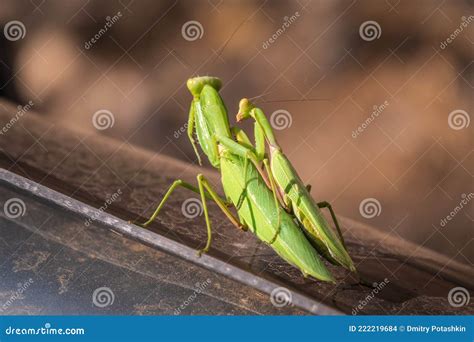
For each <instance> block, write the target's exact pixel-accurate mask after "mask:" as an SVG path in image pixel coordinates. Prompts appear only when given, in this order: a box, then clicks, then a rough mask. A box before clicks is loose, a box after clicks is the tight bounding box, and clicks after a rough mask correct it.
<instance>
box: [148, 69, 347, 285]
mask: <svg viewBox="0 0 474 342" xmlns="http://www.w3.org/2000/svg"><path fill="white" fill-rule="evenodd" d="M187 87H188V89H189V91H190V92H191V94H192V95H193V100H192V103H191V109H190V112H189V120H188V137H189V140H190V141H191V144H192V146H193V149H194V151H195V153H196V155H197V158H198V161H199V164H201V157H200V154H199V151H198V147H197V145H196V141H195V138H194V132H195V133H196V136H197V142H198V144H199V146H200V148H201V150H202V152H204V154H205V155H206V156H207V158H208V159H209V162H210V163H211V165H212V166H213V167H215V168H217V169H219V170H220V172H221V181H222V186H223V189H224V193H225V198H222V197H221V196H219V195H218V193H217V192H216V191H215V190H214V189H213V187H212V186H211V184H210V182H209V181H208V180H207V179H206V177H205V176H204V175H202V174H198V175H197V187H196V186H194V185H192V184H190V183H187V182H184V181H182V180H179V179H178V180H176V181H174V182H173V184H172V185H171V186H170V188H169V189H168V191H167V192H166V193H165V195H164V197H163V199H162V201H161V202H160V203H159V205H158V207H157V208H156V210H155V212H154V213H153V215H152V216H151V217H150V219H149V220H148V221H147V222H145V223H144V224H142V226H143V227H147V226H149V225H150V224H151V223H152V222H153V221H154V220H155V218H156V217H157V216H158V214H159V213H160V211H161V209H162V208H163V206H164V204H165V202H166V201H167V199H168V198H169V197H170V195H171V194H172V193H173V191H174V190H175V189H176V188H177V187H179V186H181V187H184V188H186V189H189V190H191V191H193V192H195V193H197V194H199V195H200V197H201V201H202V206H203V211H204V218H205V221H206V227H207V243H206V246H205V247H204V249H202V250H200V251H199V254H201V253H204V252H207V251H208V249H209V247H210V245H211V240H212V229H211V222H210V220H209V213H208V207H207V201H208V200H212V201H214V202H215V203H216V204H217V205H218V206H219V208H220V209H221V210H222V212H223V213H224V215H226V216H227V218H228V219H229V220H230V222H232V224H233V225H235V226H236V227H238V228H239V229H241V230H250V231H252V232H253V233H254V234H255V235H256V236H257V237H258V238H259V239H260V240H261V241H263V242H265V243H266V244H268V245H270V246H271V247H272V248H273V249H274V250H275V252H276V253H277V254H278V255H280V257H282V258H283V259H284V260H286V261H287V262H288V263H290V264H292V265H294V266H295V267H297V268H298V269H299V270H300V271H301V272H302V273H303V275H304V276H305V277H306V276H311V277H313V278H316V279H319V280H323V281H329V282H334V281H335V280H334V278H333V276H332V274H331V273H330V271H329V270H328V269H327V267H326V266H325V264H324V263H323V261H322V260H321V258H320V255H321V256H323V257H324V258H325V259H326V260H328V261H329V262H331V263H333V264H335V265H340V266H343V267H345V268H347V269H349V270H351V271H355V266H354V263H353V262H352V260H351V257H350V256H349V253H348V252H347V249H346V246H345V243H344V239H343V236H342V233H341V231H340V228H339V224H338V222H337V218H336V216H335V214H334V211H333V209H332V207H331V205H330V204H329V203H328V202H320V203H317V202H315V201H314V200H313V198H312V197H311V195H310V193H309V191H310V188H309V186H305V185H304V184H303V182H302V180H301V179H300V177H299V176H298V174H297V172H296V170H295V169H294V167H293V166H292V164H291V163H290V161H289V159H288V158H287V157H286V156H285V154H284V153H283V151H282V149H281V147H280V146H279V145H278V143H277V141H276V139H275V136H274V133H273V130H272V127H271V125H270V123H269V122H268V120H267V118H266V117H265V114H264V113H263V111H262V110H261V109H260V108H257V107H255V106H254V104H252V103H251V102H250V101H249V100H247V99H243V100H241V101H240V104H239V112H238V114H237V121H241V120H244V119H248V118H251V119H253V120H254V121H255V125H254V136H255V144H252V143H251V141H250V139H249V137H248V136H247V134H246V133H245V132H244V131H243V130H242V129H240V128H238V127H230V125H229V119H228V116H227V109H226V107H225V105H224V102H223V100H222V98H221V97H220V95H219V89H220V88H221V81H220V80H219V79H218V78H216V77H196V78H191V79H189V80H188V81H187ZM231 207H234V208H235V212H236V213H237V215H235V214H234V213H233V212H232V210H231ZM320 208H328V209H329V211H330V213H331V217H332V219H333V221H334V224H335V227H336V230H337V235H336V233H335V232H334V231H333V229H332V228H331V227H330V226H329V224H328V223H327V221H326V219H325V218H324V216H323V215H322V214H321V211H320Z"/></svg>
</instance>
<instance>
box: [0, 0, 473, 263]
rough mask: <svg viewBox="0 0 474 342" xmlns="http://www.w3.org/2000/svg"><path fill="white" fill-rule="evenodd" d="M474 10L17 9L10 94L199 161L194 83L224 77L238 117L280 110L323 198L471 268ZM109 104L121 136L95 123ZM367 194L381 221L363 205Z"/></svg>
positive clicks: (374, 5) (432, 5)
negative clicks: (247, 107) (250, 105)
mask: <svg viewBox="0 0 474 342" xmlns="http://www.w3.org/2000/svg"><path fill="white" fill-rule="evenodd" d="M473 9H474V6H473V2H472V1H461V0H457V1H456V0H455V1H395V0H391V1H389V0H387V1H359V2H355V1H316V0H314V1H307V0H298V1H237V0H234V1H211V0H209V1H205V0H203V1H151V0H141V1H138V0H131V1H130V0H123V1H83V0H74V1H31V2H30V1H14V0H11V1H5V0H4V1H2V5H1V7H0V23H1V27H2V35H1V36H0V85H1V88H0V96H3V97H6V98H9V99H11V100H13V101H16V102H18V103H19V104H22V105H25V104H27V103H28V102H29V101H32V102H33V103H34V106H33V109H35V110H37V111H39V112H41V113H43V114H44V116H45V119H47V120H50V121H52V122H58V123H62V124H67V125H71V126H75V127H76V128H79V129H81V130H85V131H90V132H91V133H94V134H106V135H110V136H113V137H116V138H117V139H119V140H120V141H122V142H123V143H126V144H138V145H142V146H144V147H146V148H149V149H152V150H154V151H156V152H160V153H165V154H168V155H172V156H174V157H176V158H180V159H183V160H186V161H189V162H193V163H195V162H196V160H195V157H194V155H193V153H192V150H191V148H190V144H189V141H188V140H187V138H186V134H183V133H180V130H182V129H183V128H184V126H185V123H186V121H187V115H188V108H189V103H190V100H191V96H190V94H189V93H188V91H187V89H186V87H185V81H186V79H187V78H189V77H191V76H196V75H207V74H210V75H214V76H219V77H220V78H221V79H222V80H223V82H224V88H223V89H222V91H221V93H222V96H223V97H224V99H225V101H226V104H227V106H228V109H229V114H230V115H231V121H232V122H234V114H235V113H236V110H237V105H238V101H239V100H240V98H242V97H256V96H259V97H258V99H257V102H258V103H259V104H260V106H261V107H262V108H263V109H264V110H265V111H266V112H267V114H268V115H269V116H271V115H272V113H276V114H275V115H277V114H278V115H281V114H282V113H283V115H284V117H283V118H286V119H287V121H286V122H285V121H284V120H283V121H281V122H280V123H281V124H283V127H280V128H283V129H280V130H277V137H278V139H279V141H280V143H281V144H282V146H283V148H284V149H285V150H286V153H287V154H288V155H289V157H290V159H291V160H292V161H293V162H294V164H295V166H296V168H297V169H298V170H299V171H300V175H301V176H302V178H303V180H304V181H305V182H307V183H310V184H312V186H313V190H312V193H313V195H314V196H315V197H316V198H317V199H318V200H328V201H330V202H332V204H333V206H334V207H335V208H336V211H337V213H339V214H341V215H345V216H348V217H352V218H354V219H356V220H360V221H364V222H366V223H368V224H370V225H373V226H375V227H377V228H378V229H383V230H385V231H388V232H390V233H391V234H393V235H399V236H401V237H403V238H406V239H409V240H412V241H415V242H417V243H419V244H420V245H424V246H426V247H429V248H432V249H435V250H437V251H439V252H441V253H443V254H447V255H448V256H450V257H452V258H453V259H455V260H457V261H460V262H463V263H467V264H470V265H472V262H473V260H474V248H473V246H474V243H473V222H472V220H473V218H474V213H473V211H472V209H473V203H474V201H472V200H471V198H472V196H474V194H472V193H473V192H474V191H473V179H472V175H473V173H474V155H473V153H472V146H473V144H472V143H473V126H474V124H470V118H471V116H472V113H473V107H474V106H473V104H474V101H473V100H472V96H473V86H474V77H473V71H474V64H473V55H474V45H473V44H474V17H473V15H474V10H473ZM12 21H18V22H20V23H18V22H12ZM9 24H10V25H9ZM14 24H16V27H15V25H14ZM12 26H13V28H16V29H17V30H16V32H15V31H13V30H12ZM366 26H367V27H366ZM364 27H365V29H364ZM7 28H8V30H7ZM448 39H449V41H448ZM317 99H325V100H323V101H317ZM374 106H376V107H374ZM375 108H376V109H375ZM100 110H107V111H109V112H110V113H111V115H112V116H113V121H114V122H113V126H111V127H107V129H104V130H97V129H96V128H95V127H94V125H93V115H94V113H96V112H97V111H100ZM14 114H15V113H12V115H14ZM25 115H29V114H28V113H27V114H25ZM32 115H34V114H32ZM366 120H368V121H367V122H366ZM278 122H279V121H277V124H278ZM364 122H365V124H364ZM290 123H291V125H290ZM3 124H4V123H2V125H3ZM363 124H364V126H362V125H363ZM108 126H110V124H109V125H108ZM359 126H361V128H360V129H358V127H359ZM245 127H246V128H247V129H249V130H250V129H251V128H252V126H251V125H250V124H246V125H245ZM366 199H375V200H376V201H374V200H371V201H372V203H375V206H374V207H372V208H375V209H376V210H375V211H376V213H375V214H378V215H375V214H374V215H375V216H374V215H372V214H371V212H370V210H369V209H367V210H368V212H365V211H364V210H362V209H361V203H365V202H364V200H366ZM463 200H464V202H465V203H464V204H462V203H463ZM377 201H378V203H380V206H378V204H377ZM377 206H378V207H377ZM456 207H458V209H455V208H456ZM369 208H370V207H369ZM459 208H460V209H459ZM452 211H453V213H454V215H452V218H450V220H449V221H447V223H446V222H445V224H443V223H442V219H443V218H445V217H446V216H448V215H450V213H451V212H452ZM371 216H374V217H371Z"/></svg>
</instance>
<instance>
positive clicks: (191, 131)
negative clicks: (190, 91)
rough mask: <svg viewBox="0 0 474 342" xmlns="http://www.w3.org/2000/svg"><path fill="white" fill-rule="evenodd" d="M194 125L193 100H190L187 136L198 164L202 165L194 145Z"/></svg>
mask: <svg viewBox="0 0 474 342" xmlns="http://www.w3.org/2000/svg"><path fill="white" fill-rule="evenodd" d="M194 125H195V109H194V100H193V101H192V102H191V108H190V109H189V118H188V138H189V141H190V142H191V145H192V146H193V150H194V153H195V154H196V157H197V159H198V163H199V165H202V162H201V156H200V155H199V151H198V149H197V146H196V141H195V140H194V135H193V134H194Z"/></svg>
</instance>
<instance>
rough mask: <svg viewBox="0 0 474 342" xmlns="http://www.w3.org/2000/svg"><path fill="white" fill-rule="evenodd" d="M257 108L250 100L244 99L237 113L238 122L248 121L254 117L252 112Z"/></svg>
mask: <svg viewBox="0 0 474 342" xmlns="http://www.w3.org/2000/svg"><path fill="white" fill-rule="evenodd" d="M254 108H255V106H254V105H253V103H252V102H250V100H249V99H246V98H243V99H242V100H240V102H239V112H238V113H237V116H236V119H237V122H239V121H242V120H245V119H248V118H249V117H250V116H251V115H252V110H253V109H254Z"/></svg>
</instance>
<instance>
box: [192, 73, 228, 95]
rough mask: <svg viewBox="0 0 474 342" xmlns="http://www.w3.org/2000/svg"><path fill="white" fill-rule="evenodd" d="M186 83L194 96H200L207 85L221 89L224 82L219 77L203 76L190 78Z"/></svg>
mask: <svg viewBox="0 0 474 342" xmlns="http://www.w3.org/2000/svg"><path fill="white" fill-rule="evenodd" d="M186 85H187V87H188V89H189V91H190V92H191V94H193V96H194V97H199V95H200V94H201V91H202V88H204V86H205V85H210V86H211V87H213V88H214V89H216V90H217V91H219V89H221V86H222V82H221V80H220V79H219V78H217V77H211V76H201V77H194V78H190V79H188V81H187V82H186Z"/></svg>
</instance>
